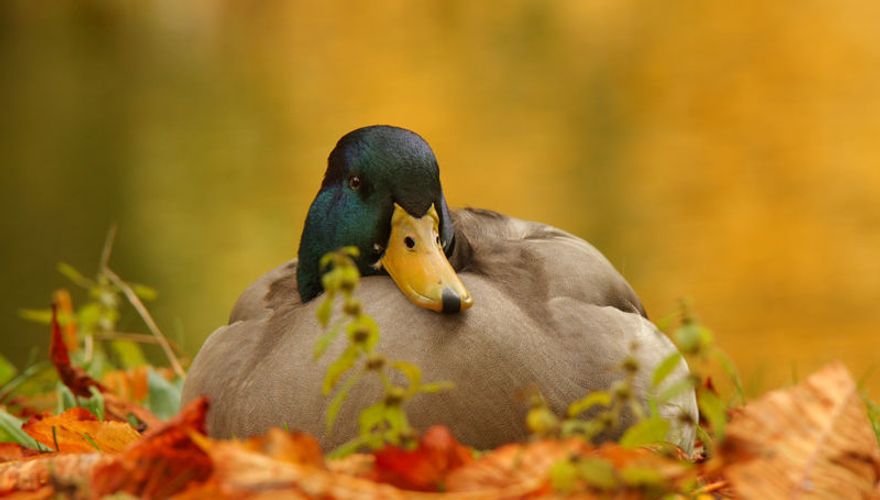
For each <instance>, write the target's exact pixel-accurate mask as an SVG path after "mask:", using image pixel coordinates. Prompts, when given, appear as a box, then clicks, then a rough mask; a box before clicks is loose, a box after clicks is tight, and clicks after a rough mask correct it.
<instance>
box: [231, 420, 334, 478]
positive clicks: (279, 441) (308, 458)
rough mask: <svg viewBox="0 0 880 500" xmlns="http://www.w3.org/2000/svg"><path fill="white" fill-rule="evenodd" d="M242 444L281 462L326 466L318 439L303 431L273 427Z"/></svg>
mask: <svg viewBox="0 0 880 500" xmlns="http://www.w3.org/2000/svg"><path fill="white" fill-rule="evenodd" d="M240 445H241V446H242V447H243V448H245V449H247V450H250V451H255V452H257V453H261V454H263V455H266V456H268V457H269V458H272V459H274V460H279V461H281V462H288V463H292V464H302V465H311V466H313V467H320V468H325V466H324V454H323V453H322V452H321V445H320V444H318V440H317V439H315V438H314V437H312V436H310V435H309V434H306V433H303V432H288V431H284V430H281V429H279V428H277V427H273V428H271V429H269V430H268V431H267V432H266V434H265V435H263V436H255V437H252V438H249V439H247V440H245V441H243V442H241V444H240Z"/></svg>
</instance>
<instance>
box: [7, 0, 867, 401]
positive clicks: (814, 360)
mask: <svg viewBox="0 0 880 500" xmlns="http://www.w3.org/2000/svg"><path fill="white" fill-rule="evenodd" d="M878 23H880V3H878V2H871V1H868V0H865V1H850V0H836V1H831V0H825V1H823V0H818V1H810V2H798V3H790V2H764V1H758V0H746V1H742V2H729V3H718V2H701V1H696V0H678V1H673V2H670V1H660V0H613V1H612V0H607V1H598V0H597V1H583V0H573V1H566V2H562V1H561V2H552V3H551V2H545V1H543V0H522V1H509V2H504V3H503V7H501V4H497V3H492V4H490V3H488V2H468V1H464V0H460V1H448V0H443V1H440V0H437V1H425V2H408V1H403V0H393V1H387V2H381V3H376V2H369V3H367V2H362V3H361V5H355V3H354V2H320V3H314V2H292V1H286V2H282V1H276V2H271V1H267V2H233V1H219V0H190V1H185V2H181V1H175V0H144V1H125V0H76V1H74V0H58V1H52V2H34V1H29V0H6V1H4V2H2V4H0V112H2V115H0V165H2V170H0V172H2V175H0V186H2V196H0V214H2V215H0V224H2V226H0V238H2V244H0V262H2V264H0V266H2V267H0V270H2V272H0V318H2V321H0V324H2V325H3V326H2V339H3V340H2V352H3V354H5V355H6V356H7V357H9V358H10V359H12V360H13V361H15V362H16V363H17V364H23V363H25V360H26V358H27V356H28V353H29V352H30V351H31V350H32V349H33V348H34V346H38V348H39V349H41V350H42V351H41V352H45V348H46V345H47V343H48V335H47V330H46V328H45V327H43V326H40V325H36V324H33V323H28V322H26V321H24V320H22V319H20V318H19V309H21V308H28V307H30V308H41V307H45V306H46V305H47V304H48V302H49V300H50V294H51V292H52V290H54V289H55V288H57V287H60V286H68V283H67V282H66V280H65V279H64V278H63V277H62V276H61V275H60V274H58V272H57V271H56V269H55V267H56V264H57V263H58V262H59V261H65V262H69V263H71V264H72V265H74V266H75V267H77V268H78V269H80V270H81V271H83V272H84V273H87V274H93V273H94V272H95V271H96V268H97V264H98V260H99V256H100V253H101V247H102V245H103V240H104V236H105V234H106V232H107V230H108V228H109V227H110V225H111V224H114V223H115V224H117V225H118V228H119V233H118V237H117V243H116V247H115V249H114V253H113V257H112V260H111V266H112V267H113V268H114V269H115V270H116V271H117V272H118V273H119V274H120V275H122V276H123V277H125V278H127V279H129V280H133V281H137V282H143V283H147V284H149V285H152V286H154V287H155V288H156V289H158V291H159V297H158V299H157V300H156V301H154V302H153V303H152V304H151V308H152V310H153V311H154V313H155V315H156V317H157V320H158V323H159V325H160V326H161V327H162V328H163V329H164V330H165V331H166V333H167V334H168V335H169V336H170V337H172V338H173V339H175V340H176V341H177V342H178V343H180V344H181V345H182V347H183V349H184V351H185V352H187V353H188V354H189V355H190V356H192V355H194V354H195V353H196V352H197V350H198V348H199V346H200V345H201V343H202V341H203V340H204V339H205V338H206V337H207V336H208V334H210V332H211V331H212V330H213V329H214V328H216V327H217V326H220V325H222V324H224V323H225V321H226V318H227V315H228V313H229V311H230V309H231V307H232V304H233V302H234V301H235V299H236V297H237V296H238V294H239V293H240V292H241V291H242V290H243V289H244V288H245V287H246V286H247V285H248V284H250V283H251V282H253V281H254V280H255V279H256V278H258V277H259V276H260V275H261V274H262V273H264V272H266V271H268V270H269V269H272V268H273V267H275V266H277V265H278V264H280V263H282V262H284V261H286V260H287V259H290V258H291V257H293V256H295V254H296V250H297V246H298V242H299V235H300V231H301V229H302V222H303V220H304V218H305V213H306V210H307V208H308V205H309V203H310V201H311V199H312V197H313V196H314V194H315V193H316V192H317V189H318V186H319V184H320V179H321V176H322V174H323V171H324V167H325V164H326V158H327V155H328V153H329V152H330V150H331V149H332V147H333V145H334V144H335V142H336V140H337V139H338V138H339V137H340V136H342V135H343V134H345V133H346V132H348V131H349V130H351V129H353V128H356V127H359V126H363V125H369V124H378V123H386V124H395V125H400V126H404V127H407V128H410V129H413V130H415V131H417V132H418V133H420V134H421V135H423V136H424V137H425V138H426V139H427V140H428V141H429V142H430V143H431V145H432V146H433V148H434V150H435V152H436V154H437V157H438V159H439V162H440V167H441V173H442V181H443V183H444V188H445V191H446V195H447V199H448V200H449V201H450V203H451V204H452V205H453V206H478V207H485V208H491V209H495V210H498V211H502V212H505V213H508V214H511V215H515V216H518V217H522V218H526V219H532V220H538V221H543V222H547V223H550V224H553V225H556V226H558V227H561V228H563V229H565V230H568V231H571V232H573V233H575V234H577V235H579V236H581V237H583V238H585V239H587V240H588V241H590V242H592V243H593V244H595V245H596V246H597V247H598V248H599V249H600V250H602V251H603V252H604V253H605V254H606V255H607V256H608V257H609V258H610V260H611V261H612V262H613V263H614V264H615V265H616V266H617V267H618V269H620V270H621V271H622V273H623V274H624V275H625V276H626V277H627V278H628V279H629V281H630V282H631V283H632V285H633V286H634V287H635V289H636V290H637V292H638V293H639V294H640V295H641V297H642V299H643V301H644V302H645V305H646V306H647V308H648V311H649V313H650V314H651V315H652V316H653V317H654V318H659V317H662V316H663V315H665V314H666V313H668V312H670V311H674V310H675V309H676V308H677V306H678V301H679V299H680V298H683V297H690V298H692V299H693V304H694V306H695V309H696V311H697V313H698V314H699V315H700V317H701V318H702V319H703V321H704V322H705V323H706V324H707V325H709V326H710V327H711V328H712V329H713V330H714V332H715V333H716V338H717V340H718V343H719V344H720V346H721V347H722V348H723V349H725V350H726V351H727V352H728V353H730V354H731V355H732V356H733V358H734V359H735V360H736V362H737V364H738V366H739V367H740V369H741V371H742V372H743V377H744V380H745V385H746V388H747V389H751V390H752V391H756V390H764V389H767V388H770V387H772V386H774V385H778V384H785V383H789V382H791V381H793V380H797V379H799V378H803V377H804V376H805V375H806V374H807V373H808V372H809V371H810V370H813V369H815V368H817V367H818V366H819V365H821V364H823V363H825V362H828V361H829V360H832V359H841V360H843V361H845V362H846V363H847V365H848V366H849V367H850V369H851V370H852V371H853V372H854V374H855V375H856V376H857V377H865V378H866V379H867V380H868V385H869V387H870V388H871V389H872V391H873V395H877V393H878V392H880V375H876V376H871V373H872V370H873V369H874V368H875V367H878V365H880V349H878V341H877V339H878V338H880V337H878V335H880V332H878V331H877V330H878V326H880V255H878V254H880V141H878V137H880V91H878V89H880V30H878V29H877V26H878ZM77 300H78V296H77V295H74V301H77ZM132 317H134V315H132ZM133 328H134V327H133ZM141 329H143V328H142V327H141ZM157 359H161V358H160V357H157Z"/></svg>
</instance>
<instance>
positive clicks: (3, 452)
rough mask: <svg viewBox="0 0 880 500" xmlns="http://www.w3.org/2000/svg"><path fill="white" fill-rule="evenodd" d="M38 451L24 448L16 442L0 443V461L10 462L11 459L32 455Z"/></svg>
mask: <svg viewBox="0 0 880 500" xmlns="http://www.w3.org/2000/svg"><path fill="white" fill-rule="evenodd" d="M38 453H39V452H37V451H36V450H31V449H29V448H25V447H23V446H21V445H20V444H16V443H0V463H2V462H11V461H13V460H21V459H22V458H25V457H32V456H34V455H37V454H38Z"/></svg>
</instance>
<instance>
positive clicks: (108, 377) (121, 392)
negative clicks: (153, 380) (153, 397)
mask: <svg viewBox="0 0 880 500" xmlns="http://www.w3.org/2000/svg"><path fill="white" fill-rule="evenodd" d="M147 371H148V367H147V366H138V367H136V368H131V369H128V370H114V371H112V372H109V373H105V374H104V376H103V377H101V382H103V384H104V386H105V387H106V388H107V389H108V390H109V391H110V392H111V393H113V394H115V395H116V396H118V397H119V398H121V399H122V400H123V401H131V402H136V403H140V402H142V401H144V400H145V399H147V394H148V393H149V391H150V386H149V383H148V382H147Z"/></svg>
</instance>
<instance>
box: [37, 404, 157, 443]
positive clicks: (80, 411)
mask: <svg viewBox="0 0 880 500" xmlns="http://www.w3.org/2000/svg"><path fill="white" fill-rule="evenodd" d="M21 429H22V430H23V431H25V432H26V433H28V434H29V435H30V436H31V437H32V438H34V439H36V440H37V441H39V442H40V443H42V444H44V445H46V446H47V447H49V448H50V449H52V450H56V449H57V450H58V451H62V452H72V453H91V452H94V451H101V452H104V453H116V452H118V451H120V450H122V449H123V448H125V447H126V446H128V445H129V444H131V443H133V442H135V441H137V440H139V439H140V438H141V435H140V434H138V432H137V431H136V430H134V428H133V427H132V426H131V425H129V424H127V423H125V422H111V421H103V422H100V421H98V419H96V418H95V416H94V415H92V414H91V413H89V411H88V410H86V409H85V408H71V409H69V410H67V411H65V412H64V413H62V414H61V415H52V416H47V415H37V416H34V417H31V418H30V420H28V421H27V422H25V424H24V425H22V427H21ZM53 429H54V434H53ZM56 447H57V448H56ZM96 448H97V449H96Z"/></svg>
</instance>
